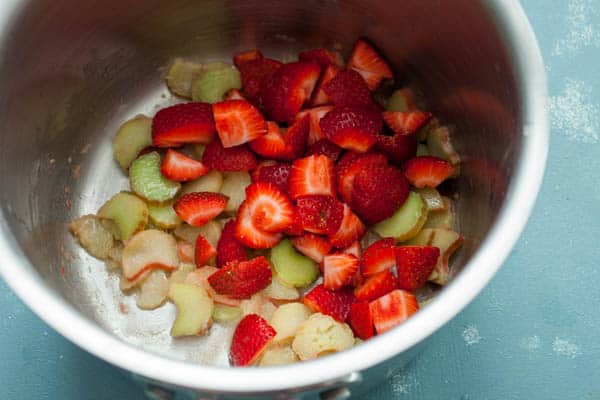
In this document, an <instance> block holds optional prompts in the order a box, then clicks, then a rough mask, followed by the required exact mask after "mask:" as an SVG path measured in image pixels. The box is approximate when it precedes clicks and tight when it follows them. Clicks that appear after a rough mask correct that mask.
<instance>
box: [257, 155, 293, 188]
mask: <svg viewBox="0 0 600 400" xmlns="http://www.w3.org/2000/svg"><path fill="white" fill-rule="evenodd" d="M291 170H292V165H291V164H287V163H278V162H274V161H273V162H270V163H269V164H266V163H262V164H261V165H260V166H258V167H257V168H256V170H254V171H255V172H254V173H253V180H254V181H255V182H270V183H272V184H274V185H275V186H277V187H278V188H279V189H281V190H282V191H283V192H284V193H289V190H290V185H289V182H288V181H289V179H290V171H291Z"/></svg>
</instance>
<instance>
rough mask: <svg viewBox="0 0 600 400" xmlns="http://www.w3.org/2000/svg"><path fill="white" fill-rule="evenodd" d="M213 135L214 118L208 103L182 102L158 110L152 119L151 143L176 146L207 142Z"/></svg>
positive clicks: (160, 145) (157, 145)
mask: <svg viewBox="0 0 600 400" xmlns="http://www.w3.org/2000/svg"><path fill="white" fill-rule="evenodd" d="M214 136H215V120H214V118H213V113H212V107H211V105H210V104H208V103H183V104H177V105H174V106H171V107H167V108H163V109H162V110H160V111H158V112H157V113H156V115H155V116H154V118H153V119H152V145H153V146H156V147H178V146H181V145H183V144H186V143H199V144H204V143H208V142H210V141H211V140H212V138H213V137H214Z"/></svg>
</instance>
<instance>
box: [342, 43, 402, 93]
mask: <svg viewBox="0 0 600 400" xmlns="http://www.w3.org/2000/svg"><path fill="white" fill-rule="evenodd" d="M348 67H349V68H352V69H354V70H356V71H357V72H358V73H359V74H361V76H362V77H363V78H364V79H365V81H366V82H367V85H369V89H371V90H375V89H377V86H379V84H380V83H381V81H382V80H383V79H393V78H394V73H393V72H392V68H391V67H390V66H389V65H388V63H387V62H386V61H385V60H384V59H383V57H382V56H381V55H380V54H379V52H378V51H377V50H376V49H375V48H374V47H373V46H372V45H371V44H370V43H368V42H367V41H366V40H365V39H358V40H357V41H356V43H355V44H354V48H353V49H352V53H351V54H350V59H349V60H348Z"/></svg>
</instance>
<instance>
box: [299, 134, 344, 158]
mask: <svg viewBox="0 0 600 400" xmlns="http://www.w3.org/2000/svg"><path fill="white" fill-rule="evenodd" d="M342 151H343V150H342V148H341V147H340V146H338V145H337V144H335V143H332V142H331V141H329V140H327V139H321V140H319V141H318V142H316V143H314V144H313V145H312V146H310V147H309V148H308V150H307V152H306V155H307V156H311V155H313V154H322V155H324V156H327V157H329V158H331V159H332V160H333V162H336V161H337V159H338V158H340V156H341V155H342Z"/></svg>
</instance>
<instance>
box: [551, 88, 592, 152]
mask: <svg viewBox="0 0 600 400" xmlns="http://www.w3.org/2000/svg"><path fill="white" fill-rule="evenodd" d="M598 115H600V105H599V104H597V103H593V102H592V88H591V87H590V85H588V84H586V83H585V82H583V81H581V80H577V79H571V78H567V79H566V81H565V86H564V88H563V90H562V92H561V93H559V94H558V95H556V96H552V97H551V98H550V117H551V120H552V128H553V129H555V130H556V131H559V132H563V133H564V134H565V135H566V136H567V137H568V138H569V139H572V140H576V141H579V142H583V143H600V119H598Z"/></svg>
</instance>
